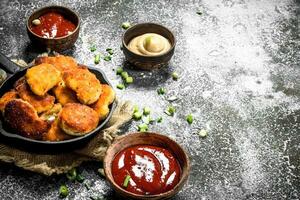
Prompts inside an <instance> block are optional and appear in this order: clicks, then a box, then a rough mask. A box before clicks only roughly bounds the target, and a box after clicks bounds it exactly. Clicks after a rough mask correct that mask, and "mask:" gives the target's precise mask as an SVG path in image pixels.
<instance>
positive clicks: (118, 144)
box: [103, 132, 190, 200]
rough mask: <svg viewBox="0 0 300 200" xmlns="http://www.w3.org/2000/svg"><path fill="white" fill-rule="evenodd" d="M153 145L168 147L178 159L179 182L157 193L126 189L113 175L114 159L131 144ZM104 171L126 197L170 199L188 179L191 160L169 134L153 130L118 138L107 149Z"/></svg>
mask: <svg viewBox="0 0 300 200" xmlns="http://www.w3.org/2000/svg"><path fill="white" fill-rule="evenodd" d="M143 144H144V145H153V146H158V147H162V148H165V149H168V150H169V151H170V152H171V153H172V154H173V155H174V156H175V157H176V159H177V160H178V162H179V164H180V166H181V170H182V171H181V172H182V173H181V178H180V181H179V183H178V184H177V185H176V186H175V187H174V188H173V189H172V190H169V191H167V192H164V193H160V194H155V195H138V194H134V193H131V192H128V191H126V190H125V189H123V188H122V187H120V186H119V185H117V184H116V183H115V181H114V178H113V175H112V161H113V160H114V158H115V156H116V155H117V154H118V153H119V152H120V151H122V150H123V149H126V148H128V147H131V146H135V145H143ZM103 165H104V172H105V176H106V179H107V180H108V181H109V182H110V184H111V185H112V187H113V188H114V190H115V191H116V193H117V194H118V195H119V196H120V197H122V198H124V199H139V200H146V199H147V200H158V199H169V198H171V197H173V196H174V195H175V194H177V193H178V192H179V191H180V189H181V188H182V187H183V185H184V184H185V182H186V181H187V179H188V176H189V173H190V161H189V158H188V156H187V154H186V152H185V151H184V149H183V148H182V147H181V146H180V145H179V144H178V143H176V142H175V141H174V140H172V139H170V138H169V137H167V136H164V135H161V134H158V133H152V132H137V133H129V134H126V135H123V136H121V137H119V138H117V139H116V140H115V141H114V142H113V144H112V145H110V147H109V148H108V149H107V151H106V155H105V158H104V163H103Z"/></svg>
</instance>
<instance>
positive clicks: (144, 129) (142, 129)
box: [137, 123, 148, 132]
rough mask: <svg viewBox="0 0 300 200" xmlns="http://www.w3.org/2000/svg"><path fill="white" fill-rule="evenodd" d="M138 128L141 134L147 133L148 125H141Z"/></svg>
mask: <svg viewBox="0 0 300 200" xmlns="http://www.w3.org/2000/svg"><path fill="white" fill-rule="evenodd" d="M137 127H138V131H141V132H145V131H147V130H148V125H147V124H145V123H144V124H140V125H138V126H137Z"/></svg>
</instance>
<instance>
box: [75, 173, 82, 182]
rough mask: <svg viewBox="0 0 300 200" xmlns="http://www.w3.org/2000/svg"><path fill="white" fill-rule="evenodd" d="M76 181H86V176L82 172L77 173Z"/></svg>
mask: <svg viewBox="0 0 300 200" xmlns="http://www.w3.org/2000/svg"><path fill="white" fill-rule="evenodd" d="M76 181H78V182H79V183H82V182H83V181H84V177H83V176H82V175H81V174H77V176H76Z"/></svg>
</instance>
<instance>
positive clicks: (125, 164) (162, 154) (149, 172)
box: [112, 145, 181, 194]
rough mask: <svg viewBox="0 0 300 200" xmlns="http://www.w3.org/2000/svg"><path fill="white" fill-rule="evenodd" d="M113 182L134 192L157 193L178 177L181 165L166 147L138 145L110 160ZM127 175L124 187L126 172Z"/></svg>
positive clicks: (172, 183)
mask: <svg viewBox="0 0 300 200" xmlns="http://www.w3.org/2000/svg"><path fill="white" fill-rule="evenodd" d="M112 174H113V178H114V180H115V182H116V183H117V184H118V185H119V186H121V187H122V188H124V189H125V190H127V191H129V192H132V193H135V194H159V193H163V192H166V191H169V190H171V189H172V188H174V187H175V186H176V184H177V183H178V182H179V180H180V176H181V167H180V165H179V163H178V161H177V159H176V158H175V157H174V156H173V155H172V153H171V152H170V151H168V150H167V149H164V148H161V147H156V146H151V145H137V146H133V147H129V148H126V149H124V150H123V151H121V152H119V153H118V154H117V155H116V157H115V158H114V160H113V162H112ZM128 175H129V176H130V179H129V182H128V185H127V187H126V186H124V185H123V184H124V181H125V179H126V176H128Z"/></svg>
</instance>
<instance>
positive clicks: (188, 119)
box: [186, 114, 193, 124]
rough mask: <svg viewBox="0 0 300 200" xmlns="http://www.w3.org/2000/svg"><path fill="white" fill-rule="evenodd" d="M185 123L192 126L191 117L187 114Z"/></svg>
mask: <svg viewBox="0 0 300 200" xmlns="http://www.w3.org/2000/svg"><path fill="white" fill-rule="evenodd" d="M186 121H187V122H188V123H189V124H192V123H193V115H191V114H189V115H187V116H186Z"/></svg>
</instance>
